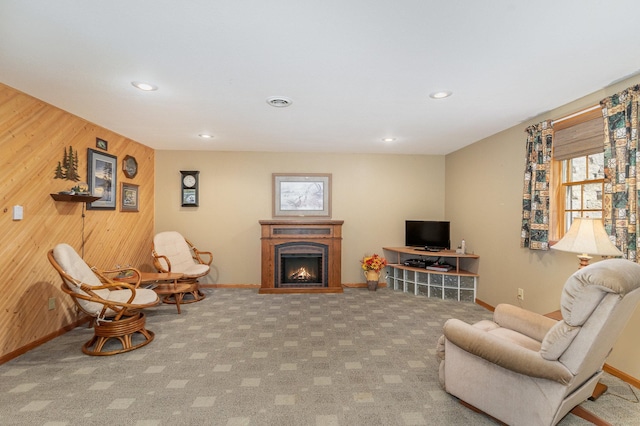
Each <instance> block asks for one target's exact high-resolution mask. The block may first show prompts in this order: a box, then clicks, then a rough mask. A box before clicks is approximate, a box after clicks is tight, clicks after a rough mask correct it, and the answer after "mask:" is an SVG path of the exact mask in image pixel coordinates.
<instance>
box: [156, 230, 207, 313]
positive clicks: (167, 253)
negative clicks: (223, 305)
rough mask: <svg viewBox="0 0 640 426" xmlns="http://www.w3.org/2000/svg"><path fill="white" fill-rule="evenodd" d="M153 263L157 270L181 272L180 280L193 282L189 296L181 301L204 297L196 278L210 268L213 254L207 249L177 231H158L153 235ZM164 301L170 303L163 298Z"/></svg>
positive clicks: (186, 301) (202, 275)
mask: <svg viewBox="0 0 640 426" xmlns="http://www.w3.org/2000/svg"><path fill="white" fill-rule="evenodd" d="M151 253H152V255H153V265H154V266H155V267H156V269H157V270H158V272H164V273H166V272H177V273H181V274H182V278H181V279H180V281H182V282H191V283H194V286H193V291H191V292H190V293H189V294H190V297H188V298H184V299H183V300H182V303H193V302H197V301H199V300H202V299H204V298H205V295H204V293H202V291H200V288H199V286H198V279H199V278H201V277H204V276H205V275H207V274H208V273H209V271H210V269H211V266H210V265H211V262H212V261H213V254H211V252H209V251H201V250H198V249H197V248H196V247H195V246H194V245H193V244H192V243H191V242H190V241H189V240H187V239H186V238H184V237H183V236H182V235H181V234H180V233H179V232H175V231H167V232H160V233H158V234H156V235H155V237H153V246H152V250H151ZM164 301H165V303H172V302H171V300H170V299H165V300H164Z"/></svg>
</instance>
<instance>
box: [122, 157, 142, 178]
mask: <svg viewBox="0 0 640 426" xmlns="http://www.w3.org/2000/svg"><path fill="white" fill-rule="evenodd" d="M122 171H123V172H124V175H125V176H126V177H128V178H129V179H133V178H134V177H136V175H137V174H138V162H137V161H136V159H135V157H132V156H130V155H125V157H124V159H123V160H122Z"/></svg>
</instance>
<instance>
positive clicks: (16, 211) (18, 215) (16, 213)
mask: <svg viewBox="0 0 640 426" xmlns="http://www.w3.org/2000/svg"><path fill="white" fill-rule="evenodd" d="M23 217H24V210H23V208H22V206H13V220H22V219H23Z"/></svg>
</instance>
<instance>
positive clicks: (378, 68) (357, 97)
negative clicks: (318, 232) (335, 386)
mask: <svg viewBox="0 0 640 426" xmlns="http://www.w3.org/2000/svg"><path fill="white" fill-rule="evenodd" d="M637 16H640V1H638V0H608V1H605V0H529V1H515V0H440V1H433V0H322V1H313V0H269V1H266V0H235V1H234V0H227V1H223V0H188V1H177V0H108V1H105V0H56V1H51V0H0V82H2V83H5V84H7V85H9V86H11V87H14V88H16V89H18V90H21V91H24V92H26V93H28V94H30V95H32V96H35V97H37V98H39V99H42V100H44V101H46V102H49V103H51V104H53V105H55V106H58V107H60V108H62V109H64V110H67V111H69V112H71V113H73V114H76V115H78V116H80V117H82V118H85V119H87V120H89V121H91V122H93V123H96V124H98V125H100V126H102V127H106V128H108V129H110V130H113V131H115V132H117V133H120V134H122V135H124V136H126V137H129V138H132V139H134V140H136V141H138V142H141V143H143V144H145V145H148V146H150V147H152V148H155V149H182V150H224V151H291V152H307V151H309V152H368V153H406V154H447V153H450V152H452V151H455V150H457V149H459V148H461V147H464V146H466V145H468V144H470V143H473V142H475V141H477V140H479V139H482V138H484V137H487V136H490V135H492V134H495V133H497V132H499V131H501V130H504V129H506V128H509V127H511V126H514V125H516V124H518V123H520V122H522V121H525V120H527V119H529V118H531V117H533V116H536V115H538V114H540V113H543V112H544V111H548V110H550V109H553V108H555V107H558V106H560V105H563V104H565V103H568V102H570V101H573V100H575V99H577V98H580V97H582V96H584V95H587V94H589V93H592V92H594V91H596V90H599V89H601V88H603V87H605V86H607V85H610V84H611V83H612V82H614V81H617V80H620V79H621V78H623V77H626V76H629V75H632V74H635V73H637V72H638V71H639V70H640V40H638V25H637V19H635V18H634V17H637ZM134 80H138V81H146V82H150V83H153V84H155V85H157V86H159V90H157V91H155V92H142V91H139V90H138V89H135V88H134V87H133V86H132V85H131V82H132V81H134ZM443 89H445V90H451V91H453V96H452V97H450V98H448V99H444V100H433V99H430V98H429V97H428V95H429V93H432V92H435V91H438V90H443ZM275 95H277V96H286V97H288V98H290V99H291V100H292V101H293V104H292V105H291V106H290V107H288V108H273V107H271V106H269V105H267V103H266V99H267V98H268V97H270V96H275ZM200 133H210V134H212V135H213V136H214V138H213V139H210V140H205V139H202V138H200V137H198V134H200ZM385 137H392V138H396V141H395V142H393V143H385V142H382V138H385Z"/></svg>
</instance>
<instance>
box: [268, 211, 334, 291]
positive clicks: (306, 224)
mask: <svg viewBox="0 0 640 426" xmlns="http://www.w3.org/2000/svg"><path fill="white" fill-rule="evenodd" d="M259 223H260V226H261V237H260V239H261V240H262V283H261V285H260V290H259V291H258V293H260V294H266V293H342V267H341V262H342V224H343V223H344V221H343V220H299V219H296V220H261V221H259ZM291 242H310V243H317V244H323V245H326V246H327V247H328V259H327V261H328V276H327V278H328V283H327V284H328V285H327V287H322V288H305V287H287V288H276V284H275V269H276V268H275V256H276V253H275V252H276V247H278V246H279V245H282V244H287V243H291Z"/></svg>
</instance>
